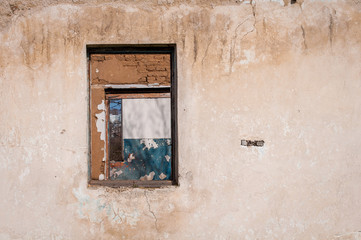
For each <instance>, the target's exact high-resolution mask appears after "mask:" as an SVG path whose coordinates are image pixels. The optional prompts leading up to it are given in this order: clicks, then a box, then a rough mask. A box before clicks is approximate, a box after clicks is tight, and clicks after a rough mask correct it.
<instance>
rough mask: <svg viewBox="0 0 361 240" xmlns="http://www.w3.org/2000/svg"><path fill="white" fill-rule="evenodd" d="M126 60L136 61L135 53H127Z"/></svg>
mask: <svg viewBox="0 0 361 240" xmlns="http://www.w3.org/2000/svg"><path fill="white" fill-rule="evenodd" d="M125 61H135V56H134V55H129V54H127V55H125Z"/></svg>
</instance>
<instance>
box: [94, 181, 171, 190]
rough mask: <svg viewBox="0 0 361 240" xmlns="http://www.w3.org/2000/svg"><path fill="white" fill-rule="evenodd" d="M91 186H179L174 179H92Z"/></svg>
mask: <svg viewBox="0 0 361 240" xmlns="http://www.w3.org/2000/svg"><path fill="white" fill-rule="evenodd" d="M89 185H90V186H105V187H112V188H118V187H133V188H160V187H165V186H178V184H176V183H175V182H174V181H170V180H165V181H140V180H103V181H100V180H90V181H89Z"/></svg>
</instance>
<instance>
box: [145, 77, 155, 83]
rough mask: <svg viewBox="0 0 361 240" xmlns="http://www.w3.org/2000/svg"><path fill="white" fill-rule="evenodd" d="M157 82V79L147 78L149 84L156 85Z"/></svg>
mask: <svg viewBox="0 0 361 240" xmlns="http://www.w3.org/2000/svg"><path fill="white" fill-rule="evenodd" d="M155 80H156V78H155V77H147V82H148V83H154V82H155Z"/></svg>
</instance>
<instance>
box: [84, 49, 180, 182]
mask: <svg viewBox="0 0 361 240" xmlns="http://www.w3.org/2000/svg"><path fill="white" fill-rule="evenodd" d="M86 51H87V60H88V96H89V97H88V98H89V100H90V88H91V86H90V84H91V80H90V56H91V54H157V53H158V54H170V65H171V86H170V87H154V86H153V87H149V88H129V87H127V88H112V87H108V88H105V89H104V90H105V94H106V96H115V95H117V94H136V95H141V94H142V93H144V94H151V93H157V94H161V93H170V99H171V144H172V161H171V163H172V165H171V167H172V180H151V181H141V180H103V181H100V180H92V179H91V177H90V176H91V164H92V159H91V147H90V145H91V128H90V119H91V116H90V112H91V110H90V101H88V136H89V137H88V145H89V154H88V164H89V171H88V184H89V185H90V186H96V185H98V186H108V187H145V188H158V187H163V186H172V185H173V186H178V185H179V179H178V124H177V58H176V45H175V44H141V45H140V44H139V45H87V46H86ZM106 144H108V140H106ZM107 161H108V156H107Z"/></svg>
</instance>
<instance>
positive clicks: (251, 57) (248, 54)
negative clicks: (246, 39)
mask: <svg viewBox="0 0 361 240" xmlns="http://www.w3.org/2000/svg"><path fill="white" fill-rule="evenodd" d="M243 54H244V57H245V59H243V60H241V61H239V63H240V64H242V65H244V64H249V63H252V62H256V53H255V51H254V49H250V50H243Z"/></svg>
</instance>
